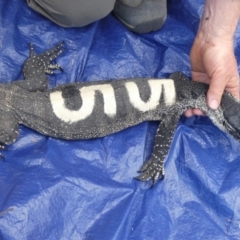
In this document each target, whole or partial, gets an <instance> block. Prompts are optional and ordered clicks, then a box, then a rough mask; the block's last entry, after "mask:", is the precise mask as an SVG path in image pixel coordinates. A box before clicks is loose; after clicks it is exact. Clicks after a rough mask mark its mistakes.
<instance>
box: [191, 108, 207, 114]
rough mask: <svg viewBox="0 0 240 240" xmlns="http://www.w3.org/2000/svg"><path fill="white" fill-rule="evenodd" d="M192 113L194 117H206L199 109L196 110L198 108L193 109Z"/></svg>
mask: <svg viewBox="0 0 240 240" xmlns="http://www.w3.org/2000/svg"><path fill="white" fill-rule="evenodd" d="M192 112H193V114H194V115H198V116H205V115H206V114H205V113H204V112H203V111H202V110H201V109H198V108H193V110H192Z"/></svg>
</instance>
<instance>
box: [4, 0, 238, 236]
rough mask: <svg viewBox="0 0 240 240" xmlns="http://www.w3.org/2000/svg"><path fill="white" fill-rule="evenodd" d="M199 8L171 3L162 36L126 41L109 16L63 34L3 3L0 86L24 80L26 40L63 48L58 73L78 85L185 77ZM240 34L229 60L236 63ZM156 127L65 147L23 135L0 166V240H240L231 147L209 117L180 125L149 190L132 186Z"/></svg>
mask: <svg viewBox="0 0 240 240" xmlns="http://www.w3.org/2000/svg"><path fill="white" fill-rule="evenodd" d="M202 11H203V1H191V0H182V1H175V0H169V1H168V17H167V20H166V24H165V25H164V27H163V28H162V29H161V30H159V31H157V32H154V33H149V34H134V33H132V32H129V31H128V30H127V29H126V28H125V27H124V26H123V25H122V24H121V23H120V22H119V21H118V20H117V19H116V18H115V17H114V16H113V15H111V14H110V15H109V16H107V17H106V18H104V19H102V20H100V21H98V22H96V23H93V24H91V25H89V26H86V27H83V28H70V29H64V28H62V27H59V26H57V25H56V24H54V23H52V22H50V21H49V20H47V19H45V18H44V17H42V16H40V15H39V14H38V13H36V12H34V11H33V10H31V9H30V8H29V7H28V6H27V4H26V2H25V1H24V0H2V1H0V80H1V82H3V83H8V82H11V81H15V80H18V79H21V78H22V75H21V69H22V66H23V63H24V61H25V60H26V58H27V57H28V54H29V43H30V42H32V43H33V44H34V46H35V50H36V52H38V53H39V52H42V51H45V50H47V49H49V48H51V47H52V46H53V45H55V44H57V43H59V42H60V41H62V40H64V41H65V45H66V51H65V52H64V53H63V54H62V55H61V56H60V57H59V59H58V60H57V62H58V63H59V64H60V65H61V66H62V67H63V69H64V73H57V74H55V75H53V76H50V77H49V81H50V87H54V86H56V85H59V84H63V83H69V82H76V81H93V80H102V79H121V78H131V77H132V78H134V77H163V76H168V75H169V74H170V73H172V72H174V71H182V72H184V73H185V74H187V75H190V63H189V51H190V48H191V45H192V42H193V40H194V36H195V35H196V32H197V28H198V23H199V19H200V16H201V13H202ZM239 36H240V31H239V30H238V31H237V34H236V54H237V56H240V40H239ZM158 124H159V123H149V122H147V123H142V124H139V125H138V126H136V127H132V128H129V129H127V130H124V131H122V132H119V133H117V134H112V135H110V136H107V137H104V138H99V139H95V140H87V141H86V140H85V141H64V140H59V139H54V138H49V137H46V136H43V135H41V134H39V133H37V132H35V131H33V130H31V129H28V128H26V127H23V126H22V127H21V128H20V136H19V138H18V140H17V142H16V143H14V144H12V145H10V146H9V148H8V151H6V152H4V153H3V154H4V156H5V158H6V161H5V162H3V161H0V239H4V240H5V239H7V240H10V239H11V240H12V239H34V240H36V239H41V240H42V239H49V240H52V239H89V240H90V239H121V240H122V239H133V240H135V239H136V240H139V239H145V240H147V239H149V240H155V239H157V240H159V239H161V240H162V239H194V240H196V239H211V240H212V239H217V240H219V239H239V238H240V189H239V186H240V174H239V173H240V144H239V143H238V142H237V141H235V140H233V139H232V138H231V137H230V136H229V135H227V134H226V133H223V132H221V131H220V130H219V129H217V128H216V127H215V126H214V125H212V123H211V122H210V121H209V120H208V118H204V117H195V118H190V119H185V118H182V119H181V121H180V123H179V126H178V128H177V131H176V133H175V137H174V141H173V144H172V147H171V151H170V153H169V155H168V158H167V159H166V164H165V172H166V177H165V179H164V180H163V181H159V182H158V184H157V185H156V186H155V187H154V188H150V189H149V183H141V182H138V181H136V180H134V179H133V177H134V176H136V175H137V170H138V169H139V168H140V166H141V165H142V163H143V162H144V161H145V160H146V159H148V157H149V156H150V154H151V151H152V147H153V140H154V135H155V132H156V128H157V126H158Z"/></svg>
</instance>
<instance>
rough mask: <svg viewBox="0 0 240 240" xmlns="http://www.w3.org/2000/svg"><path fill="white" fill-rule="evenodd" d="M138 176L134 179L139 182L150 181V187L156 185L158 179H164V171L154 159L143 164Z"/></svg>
mask: <svg viewBox="0 0 240 240" xmlns="http://www.w3.org/2000/svg"><path fill="white" fill-rule="evenodd" d="M138 172H139V173H140V174H139V176H137V177H135V179H137V180H140V181H149V180H152V187H153V186H154V185H155V184H156V182H157V180H158V179H159V178H161V179H163V178H164V169H163V167H162V165H161V164H160V163H159V161H158V162H156V161H154V159H150V160H148V161H147V162H145V163H144V164H143V166H142V167H141V169H140V170H139V171H138Z"/></svg>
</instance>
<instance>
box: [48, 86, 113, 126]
mask: <svg viewBox="0 0 240 240" xmlns="http://www.w3.org/2000/svg"><path fill="white" fill-rule="evenodd" d="M96 91H100V92H101V93H102V95H103V102H104V113H105V114H107V115H108V116H109V117H114V116H115V115H116V111H117V106H116V99H115V94H114V89H113V87H112V86H111V84H101V85H92V86H88V87H82V88H81V89H79V94H80V95H81V98H82V106H81V108H80V109H79V110H77V111H73V110H69V109H67V108H66V106H65V104H64V98H63V97H62V92H61V91H56V92H53V93H51V94H50V102H51V104H52V108H53V112H54V113H55V114H56V116H57V117H58V118H60V119H61V120H62V121H64V122H68V123H73V122H77V121H80V120H84V119H86V118H87V117H88V116H90V115H91V113H92V111H93V109H94V106H95V92H96Z"/></svg>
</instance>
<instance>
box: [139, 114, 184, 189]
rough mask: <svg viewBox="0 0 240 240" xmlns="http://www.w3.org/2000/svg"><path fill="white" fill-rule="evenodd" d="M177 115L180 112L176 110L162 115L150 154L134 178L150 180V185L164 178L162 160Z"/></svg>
mask: <svg viewBox="0 0 240 240" xmlns="http://www.w3.org/2000/svg"><path fill="white" fill-rule="evenodd" d="M179 117H180V114H179V113H177V112H176V111H175V112H172V113H169V114H168V115H166V116H164V117H163V120H162V122H161V124H160V126H159V127H158V130H157V134H156V137H155V144H154V149H153V153H152V156H151V158H150V159H149V160H148V161H147V162H145V163H144V164H143V166H142V167H141V169H140V170H139V172H140V175H139V176H138V177H136V179H138V180H140V181H148V180H152V185H154V184H155V183H156V182H157V180H158V179H159V178H164V174H165V172H164V160H165V158H166V156H167V154H168V151H169V149H170V146H171V143H172V139H173V135H174V131H175V128H176V126H177V124H178V121H179Z"/></svg>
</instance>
